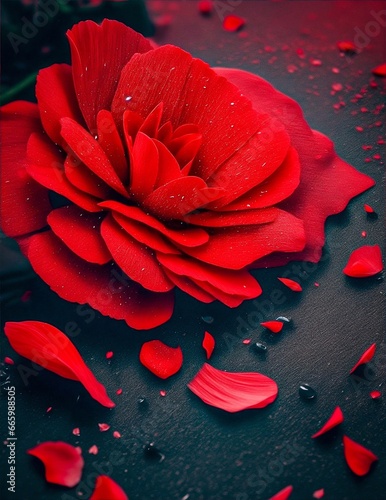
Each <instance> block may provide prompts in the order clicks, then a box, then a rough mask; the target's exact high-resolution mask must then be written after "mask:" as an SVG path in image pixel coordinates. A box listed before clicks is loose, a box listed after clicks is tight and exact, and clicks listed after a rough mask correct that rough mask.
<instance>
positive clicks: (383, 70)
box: [371, 63, 386, 76]
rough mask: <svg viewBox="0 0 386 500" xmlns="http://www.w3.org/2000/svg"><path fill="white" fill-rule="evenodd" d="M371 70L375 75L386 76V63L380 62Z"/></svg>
mask: <svg viewBox="0 0 386 500" xmlns="http://www.w3.org/2000/svg"><path fill="white" fill-rule="evenodd" d="M371 72H372V74H373V75H375V76H386V63H384V64H380V65H379V66H377V67H376V68H374V69H372V70H371Z"/></svg>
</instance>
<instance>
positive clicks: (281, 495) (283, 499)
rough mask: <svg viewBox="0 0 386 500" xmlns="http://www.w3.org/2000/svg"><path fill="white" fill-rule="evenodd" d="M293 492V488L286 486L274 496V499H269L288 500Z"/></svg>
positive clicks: (272, 499)
mask: <svg viewBox="0 0 386 500" xmlns="http://www.w3.org/2000/svg"><path fill="white" fill-rule="evenodd" d="M292 491H293V486H286V487H285V488H283V489H282V490H280V491H279V492H278V493H276V495H273V497H271V498H269V500H287V498H289V497H290V495H291V493H292Z"/></svg>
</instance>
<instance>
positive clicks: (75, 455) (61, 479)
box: [27, 441, 84, 488]
mask: <svg viewBox="0 0 386 500" xmlns="http://www.w3.org/2000/svg"><path fill="white" fill-rule="evenodd" d="M27 453H28V454H29V455H33V456H34V457H37V458H38V459H39V460H41V461H42V462H43V464H44V467H45V477H46V481H48V482H49V483H54V484H60V485H61V486H68V487H69V488H73V487H74V486H76V485H77V484H78V483H79V481H80V479H81V476H82V470H83V465H84V460H83V457H82V452H81V450H80V448H76V447H75V446H72V445H70V444H68V443H65V442H63V441H46V442H45V443H41V444H38V445H37V446H35V448H32V449H30V450H28V451H27Z"/></svg>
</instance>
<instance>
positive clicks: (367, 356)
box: [350, 343, 376, 374]
mask: <svg viewBox="0 0 386 500" xmlns="http://www.w3.org/2000/svg"><path fill="white" fill-rule="evenodd" d="M375 349H376V343H374V344H372V345H371V346H370V347H369V348H368V349H366V351H365V352H364V353H363V354H362V356H361V357H360V358H359V361H358V362H357V363H356V364H355V365H354V366H353V367H352V368H351V370H350V374H351V373H354V372H355V370H356V369H357V368H358V366H360V365H363V364H364V363H368V362H369V361H371V360H372V359H373V357H374V354H375Z"/></svg>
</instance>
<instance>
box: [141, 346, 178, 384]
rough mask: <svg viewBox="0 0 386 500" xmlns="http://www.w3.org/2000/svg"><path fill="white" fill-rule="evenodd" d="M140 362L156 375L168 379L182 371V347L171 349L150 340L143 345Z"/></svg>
mask: <svg viewBox="0 0 386 500" xmlns="http://www.w3.org/2000/svg"><path fill="white" fill-rule="evenodd" d="M139 360H140V361H141V363H142V364H143V366H145V367H146V368H147V369H148V370H150V371H151V372H152V373H154V375H156V376H157V377H159V378H162V379H166V378H169V377H171V376H172V375H174V374H176V373H177V372H178V371H179V370H180V369H181V366H182V361H183V356H182V351H181V347H170V346H168V345H166V344H164V343H163V342H161V341H160V340H150V341H149V342H145V343H144V344H143V345H142V347H141V351H140V353H139Z"/></svg>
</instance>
